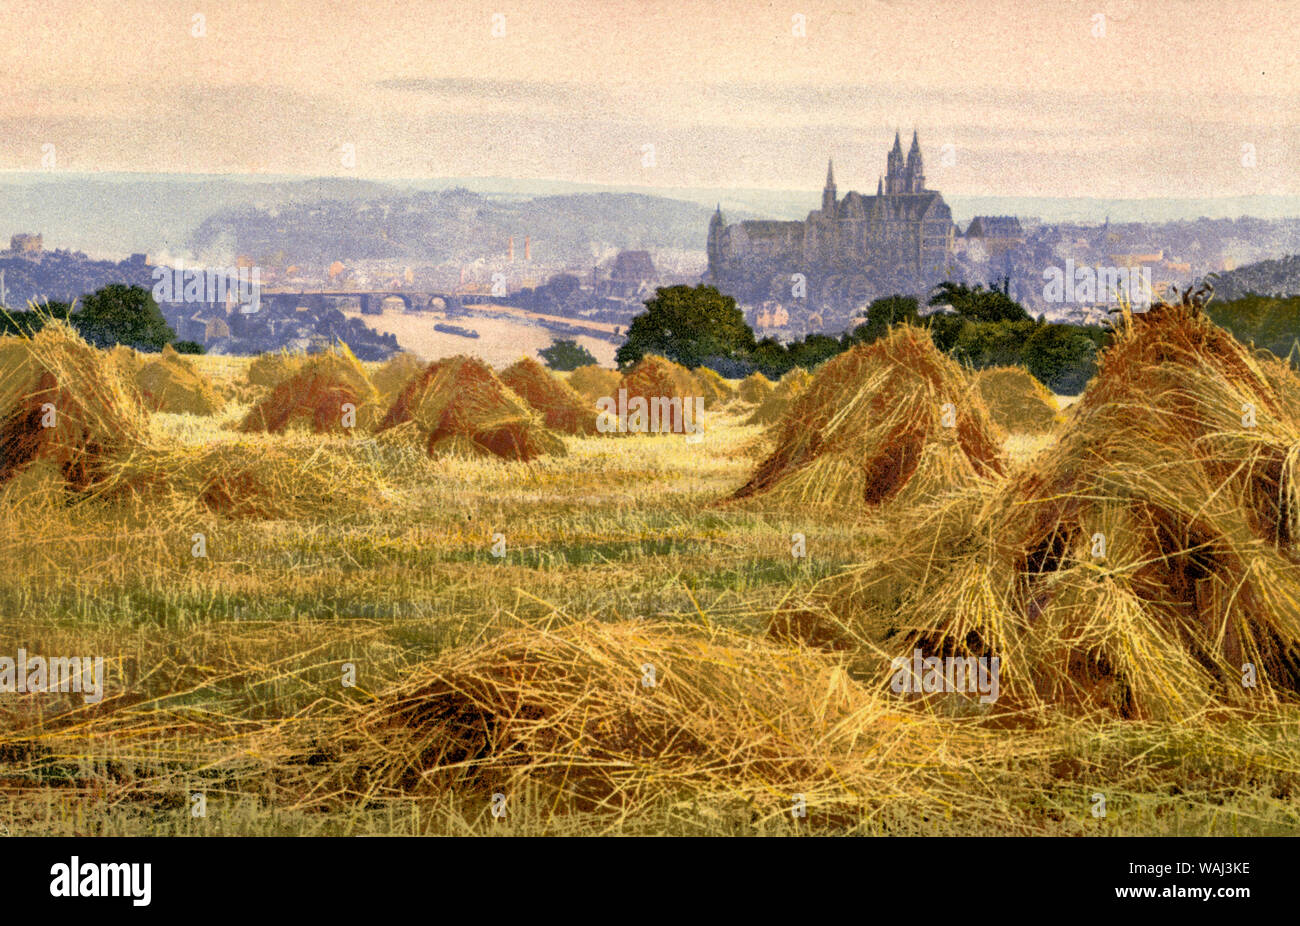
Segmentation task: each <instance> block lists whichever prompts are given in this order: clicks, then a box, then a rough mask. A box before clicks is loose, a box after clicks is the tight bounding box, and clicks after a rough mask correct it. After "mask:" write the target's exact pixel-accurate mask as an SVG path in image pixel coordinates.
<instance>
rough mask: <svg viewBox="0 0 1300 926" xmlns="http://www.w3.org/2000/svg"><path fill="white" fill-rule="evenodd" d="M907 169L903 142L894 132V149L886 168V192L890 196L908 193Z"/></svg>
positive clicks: (890, 153)
mask: <svg viewBox="0 0 1300 926" xmlns="http://www.w3.org/2000/svg"><path fill="white" fill-rule="evenodd" d="M905 171H906V168H905V167H904V166H903V142H902V140H901V139H900V138H899V137H898V132H897V131H895V132H894V147H893V150H891V151H890V152H889V161H888V163H887V164H886V166H885V192H886V193H888V194H889V195H890V196H897V195H898V194H899V193H906V192H907V177H906V174H905Z"/></svg>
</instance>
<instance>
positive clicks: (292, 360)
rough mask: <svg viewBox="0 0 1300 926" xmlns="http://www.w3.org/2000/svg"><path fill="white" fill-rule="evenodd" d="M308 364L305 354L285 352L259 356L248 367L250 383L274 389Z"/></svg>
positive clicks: (280, 351)
mask: <svg viewBox="0 0 1300 926" xmlns="http://www.w3.org/2000/svg"><path fill="white" fill-rule="evenodd" d="M306 362H307V357H306V356H305V355H304V354H292V353H289V352H288V351H285V350H279V351H273V352H271V353H266V354H259V355H258V356H256V357H254V358H253V360H252V362H251V363H249V365H248V383H249V385H252V386H261V387H263V388H265V389H274V388H275V387H276V386H278V385H280V383H282V382H284V381H285V380H286V379H288V378H289V377H290V376H292V375H293V374H295V373H297V372H298V371H299V370H300V369H302V365H303V364H304V363H306Z"/></svg>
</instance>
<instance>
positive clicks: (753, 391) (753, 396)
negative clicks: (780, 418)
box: [736, 372, 773, 405]
mask: <svg viewBox="0 0 1300 926" xmlns="http://www.w3.org/2000/svg"><path fill="white" fill-rule="evenodd" d="M772 388H773V387H772V381H771V380H769V379H768V378H767V377H766V376H764V375H763V374H762V373H757V372H755V373H750V374H749V375H748V376H746V377H745V378H744V379H742V380H741V381H740V386H739V388H737V390H736V394H737V395H739V396H740V400H741V401H742V402H748V403H749V404H750V405H761V404H762V403H763V401H764V400H765V399H766V398H767V397H768V396H770V395H771V394H772Z"/></svg>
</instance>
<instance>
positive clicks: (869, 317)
mask: <svg viewBox="0 0 1300 926" xmlns="http://www.w3.org/2000/svg"><path fill="white" fill-rule="evenodd" d="M862 314H863V317H864V318H866V322H864V323H863V324H861V325H858V327H856V328H854V329H853V340H855V341H859V342H861V343H864V344H869V343H871V342H872V341H874V340H876V339H877V338H882V337H884V336H885V333H886V332H887V331H889V329H890V328H891V327H892V326H894V325H897V324H901V323H902V322H915V321H917V320H918V319H919V318H920V315H921V307H920V304H919V303H918V302H917V301H916V297H915V296H885V297H884V298H883V299H877V300H875V301H874V302H872V303H871V305H869V306H867V310H866V311H865V312H863V313H862Z"/></svg>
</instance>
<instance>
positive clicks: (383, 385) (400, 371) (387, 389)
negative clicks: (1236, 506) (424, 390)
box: [370, 350, 424, 408]
mask: <svg viewBox="0 0 1300 926" xmlns="http://www.w3.org/2000/svg"><path fill="white" fill-rule="evenodd" d="M423 372H424V364H423V363H421V362H420V358H419V357H417V356H415V354H413V353H411V352H410V351H405V350H404V351H399V352H398V353H396V354H394V355H393V356H392V357H390V358H389V359H388V360H386V361H384V362H383V363H382V364H381V365H380V366H379V367H378V369H376V370H375V372H374V373H372V374H370V382H371V383H372V384H373V385H374V387H375V389H376V390H378V392H379V402H380V404H381V405H382V406H383V407H384V408H388V407H389V406H391V405H392V404H393V401H394V400H395V399H396V398H397V397H398V396H399V395H401V394H402V390H403V389H405V388H406V385H407V383H409V382H410V381H411V380H413V379H415V378H416V377H417V376H419V375H420V374H421V373H423Z"/></svg>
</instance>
